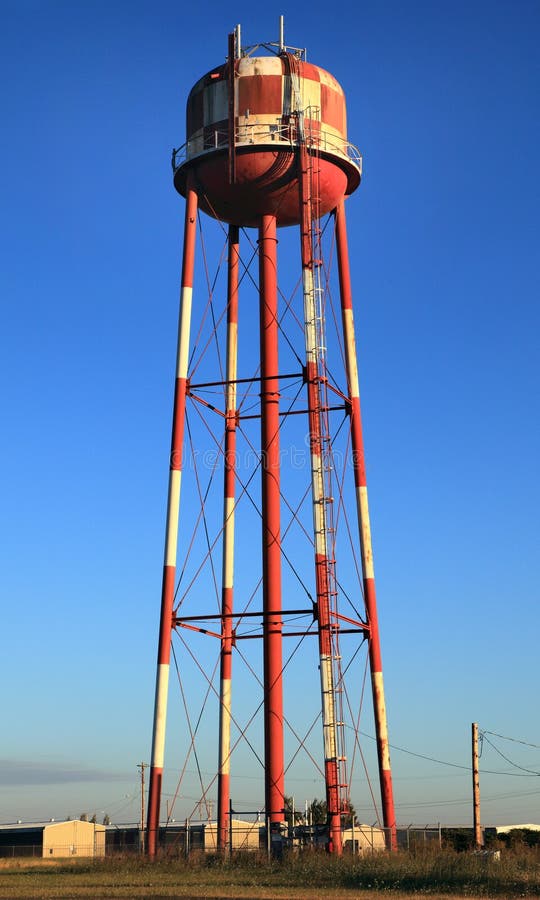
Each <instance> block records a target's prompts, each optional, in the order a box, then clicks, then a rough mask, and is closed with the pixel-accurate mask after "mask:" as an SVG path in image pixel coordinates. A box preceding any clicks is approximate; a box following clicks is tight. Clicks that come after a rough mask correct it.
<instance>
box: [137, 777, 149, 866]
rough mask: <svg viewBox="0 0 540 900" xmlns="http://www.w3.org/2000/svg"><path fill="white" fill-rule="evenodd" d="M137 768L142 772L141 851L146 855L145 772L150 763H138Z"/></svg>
mask: <svg viewBox="0 0 540 900" xmlns="http://www.w3.org/2000/svg"><path fill="white" fill-rule="evenodd" d="M137 768H138V769H139V770H140V772H141V838H140V849H141V853H144V770H145V769H147V768H148V763H145V762H141V763H138V765H137Z"/></svg>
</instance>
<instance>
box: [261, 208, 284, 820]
mask: <svg viewBox="0 0 540 900" xmlns="http://www.w3.org/2000/svg"><path fill="white" fill-rule="evenodd" d="M259 290H260V342H261V455H262V529H263V534H262V555H263V613H264V637H263V645H264V726H265V779H266V783H265V803H266V815H267V817H269V818H270V821H271V822H272V823H273V822H282V821H283V819H284V811H283V807H284V771H283V769H284V765H283V752H284V751H283V685H282V668H283V660H282V653H283V651H282V628H283V624H282V620H281V530H280V459H279V379H278V312H277V235H276V218H275V216H263V217H262V219H261V225H260V228H259Z"/></svg>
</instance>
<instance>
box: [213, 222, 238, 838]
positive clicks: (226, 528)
mask: <svg viewBox="0 0 540 900" xmlns="http://www.w3.org/2000/svg"><path fill="white" fill-rule="evenodd" d="M238 262H239V257H238V228H237V226H236V225H230V226H229V261H228V302H227V363H226V366H227V375H226V377H227V397H226V410H225V415H226V419H225V477H224V500H223V568H222V597H221V610H222V614H223V618H222V623H221V634H222V639H221V670H220V706H219V760H218V822H217V825H218V847H219V849H220V850H224V849H225V848H226V847H227V846H228V843H227V836H228V829H229V827H230V823H229V822H228V816H229V800H230V754H231V676H232V619H231V615H232V611H233V579H234V504H235V471H236V417H237V410H236V383H235V381H236V373H237V359H238Z"/></svg>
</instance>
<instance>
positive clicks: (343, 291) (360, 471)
mask: <svg viewBox="0 0 540 900" xmlns="http://www.w3.org/2000/svg"><path fill="white" fill-rule="evenodd" d="M335 216H336V247H337V257H338V271H339V284H340V296H341V314H342V321H343V334H344V342H345V364H346V369H347V381H348V389H349V399H350V415H351V442H352V451H353V469H354V483H355V487H356V506H357V513H358V529H359V533H360V554H361V560H362V574H363V582H364V603H365V607H366V614H367V619H368V624H369V662H370V670H371V688H372V693H373V708H374V716H375V734H376V742H377V756H378V761H379V781H380V786H381V798H382V809H383V822H384V827H385V828H386V829H388V833H387V834H388V838H387V841H388V846H389V849H391V850H396V849H397V835H396V817H395V810H394V795H393V787H392V770H391V766H390V749H389V743H388V725H387V719H386V703H385V698H384V684H383V672H382V657H381V645H380V637H379V625H378V617H377V600H376V594H375V573H374V569H373V550H372V546H371V528H370V521H369V507H368V496H367V485H366V467H365V458H364V441H363V436H362V418H361V411H360V388H359V383H358V360H357V354H356V340H355V334H354V319H353V305H352V290H351V276H350V269H349V251H348V245H347V226H346V220H345V203H344V200H342V201H341V202H340V204H339V206H338V207H337V209H336V214H335Z"/></svg>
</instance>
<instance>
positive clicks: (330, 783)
mask: <svg viewBox="0 0 540 900" xmlns="http://www.w3.org/2000/svg"><path fill="white" fill-rule="evenodd" d="M310 175H311V172H310V159H309V155H308V151H307V148H306V145H305V144H302V145H301V147H300V178H299V186H300V200H301V204H300V205H301V209H302V221H301V223H300V240H301V257H302V287H303V295H304V340H305V350H306V383H307V397H308V423H309V444H310V459H311V494H312V504H313V532H314V538H315V584H316V594H317V630H318V637H319V671H320V679H321V696H322V721H323V738H324V772H325V782H326V809H327V816H328V826H329V850H330V852H332V853H337V854H341V852H342V840H341V804H340V778H339V763H338V740H337V723H336V712H335V685H334V671H333V665H334V663H333V652H332V628H331V622H330V591H331V582H332V577H331V576H332V573H331V571H330V561H329V558H328V540H327V512H326V502H327V501H326V491H325V471H324V459H323V447H322V427H321V426H322V423H321V411H322V407H323V400H322V397H321V383H320V378H319V374H320V373H319V355H320V348H319V341H318V335H317V303H316V297H315V286H314V279H313V266H314V260H313V256H314V254H313V237H312V226H313V209H312V197H311V184H310V181H311V179H310Z"/></svg>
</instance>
